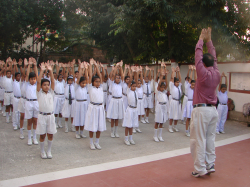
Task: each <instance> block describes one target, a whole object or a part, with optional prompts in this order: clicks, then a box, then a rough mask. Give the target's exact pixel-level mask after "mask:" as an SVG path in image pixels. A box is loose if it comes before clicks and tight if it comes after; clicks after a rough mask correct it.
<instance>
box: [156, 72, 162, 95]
mask: <svg viewBox="0 0 250 187" xmlns="http://www.w3.org/2000/svg"><path fill="white" fill-rule="evenodd" d="M162 82H163V74H162V73H161V75H160V82H159V84H158V87H157V90H158V91H159V90H160V87H161V83H162Z"/></svg>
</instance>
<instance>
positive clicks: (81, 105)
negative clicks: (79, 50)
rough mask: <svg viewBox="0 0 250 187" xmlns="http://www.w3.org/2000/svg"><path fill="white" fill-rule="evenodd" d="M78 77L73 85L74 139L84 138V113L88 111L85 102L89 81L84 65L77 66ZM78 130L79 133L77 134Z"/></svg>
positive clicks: (86, 102)
mask: <svg viewBox="0 0 250 187" xmlns="http://www.w3.org/2000/svg"><path fill="white" fill-rule="evenodd" d="M79 66H80V69H79V75H78V78H77V82H76V85H75V92H76V102H75V107H74V121H73V123H74V126H75V127H76V138H77V139H79V138H86V136H85V135H84V134H83V129H84V124H85V118H86V113H87V109H88V101H87V88H86V85H87V81H88V80H89V77H88V69H87V67H88V65H87V64H86V65H85V69H83V68H84V64H83V63H81V64H79ZM84 72H85V77H83V74H84ZM79 129H80V133H79Z"/></svg>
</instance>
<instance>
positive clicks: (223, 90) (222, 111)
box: [216, 72, 228, 135]
mask: <svg viewBox="0 0 250 187" xmlns="http://www.w3.org/2000/svg"><path fill="white" fill-rule="evenodd" d="M223 77H225V84H222V79H223ZM217 95H218V99H219V105H218V107H217V111H218V117H219V120H218V122H217V125H216V134H218V135H219V134H220V133H221V134H224V133H225V131H224V125H225V122H226V120H227V113H228V106H227V101H228V96H227V76H226V75H225V73H224V72H223V73H222V74H221V78H220V84H219V88H218V93H217Z"/></svg>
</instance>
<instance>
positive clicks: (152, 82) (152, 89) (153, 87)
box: [150, 68, 156, 113]
mask: <svg viewBox="0 0 250 187" xmlns="http://www.w3.org/2000/svg"><path fill="white" fill-rule="evenodd" d="M151 71H152V73H153V75H152V74H151V75H152V81H151V82H150V87H151V95H152V102H153V108H151V109H150V111H151V112H152V113H154V107H155V104H156V103H155V84H154V82H155V81H154V79H155V70H154V68H152V69H151Z"/></svg>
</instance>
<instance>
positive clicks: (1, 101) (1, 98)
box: [0, 61, 6, 116]
mask: <svg viewBox="0 0 250 187" xmlns="http://www.w3.org/2000/svg"><path fill="white" fill-rule="evenodd" d="M0 65H1V72H0V105H1V110H2V113H3V116H6V112H5V110H6V107H5V106H4V92H5V89H4V84H3V79H4V78H3V76H4V75H3V74H4V71H5V68H4V65H5V63H4V62H3V61H2V62H1V64H0Z"/></svg>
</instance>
